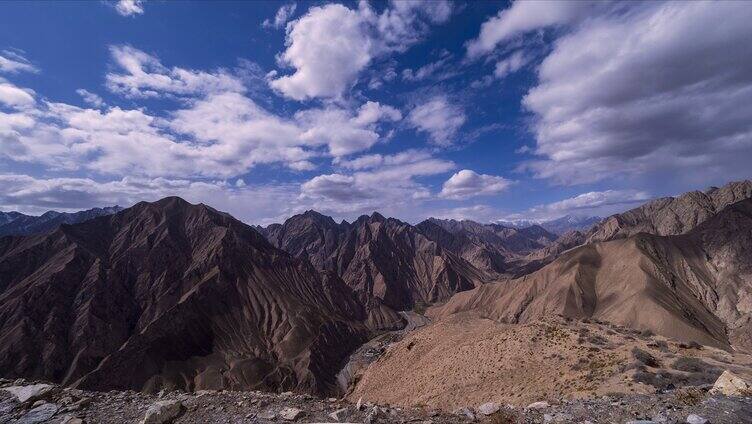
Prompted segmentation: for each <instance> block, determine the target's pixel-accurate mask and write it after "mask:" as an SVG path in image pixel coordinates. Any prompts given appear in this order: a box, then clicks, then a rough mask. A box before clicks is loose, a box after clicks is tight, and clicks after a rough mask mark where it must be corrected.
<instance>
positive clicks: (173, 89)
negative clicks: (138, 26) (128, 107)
mask: <svg viewBox="0 0 752 424" xmlns="http://www.w3.org/2000/svg"><path fill="white" fill-rule="evenodd" d="M110 53H111V55H112V59H113V60H114V61H115V63H116V64H117V65H118V66H119V67H120V71H122V73H116V72H111V73H108V74H107V76H106V84H107V88H108V89H109V90H110V91H112V92H113V93H118V94H121V95H124V96H126V97H133V98H139V97H159V96H164V95H175V96H187V95H201V94H208V93H216V92H223V91H237V92H243V91H245V87H244V86H243V83H242V81H241V80H240V79H239V78H237V77H235V76H233V75H231V74H230V73H228V72H227V71H225V70H222V69H219V70H217V71H214V72H204V71H196V70H191V69H184V68H179V67H173V68H167V67H165V66H164V65H162V63H161V62H160V61H159V59H158V58H157V57H155V56H152V55H150V54H147V53H144V52H143V51H141V50H138V49H136V48H133V47H131V46H127V45H125V46H111V47H110Z"/></svg>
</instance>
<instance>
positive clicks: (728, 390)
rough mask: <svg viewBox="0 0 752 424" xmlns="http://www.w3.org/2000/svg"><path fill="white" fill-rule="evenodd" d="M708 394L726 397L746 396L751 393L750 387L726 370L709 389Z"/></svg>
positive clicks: (751, 388)
mask: <svg viewBox="0 0 752 424" xmlns="http://www.w3.org/2000/svg"><path fill="white" fill-rule="evenodd" d="M710 393H711V394H714V395H715V394H721V395H726V396H748V395H749V394H750V393H752V386H750V385H749V384H747V382H746V381H744V380H742V379H741V378H739V376H737V375H736V374H734V373H732V372H731V371H729V370H726V371H724V372H723V374H721V375H720V376H719V377H718V379H717V380H716V381H715V384H713V387H712V388H711V389H710Z"/></svg>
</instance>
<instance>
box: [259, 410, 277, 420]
mask: <svg viewBox="0 0 752 424" xmlns="http://www.w3.org/2000/svg"><path fill="white" fill-rule="evenodd" d="M276 416H277V414H275V413H274V412H273V411H264V412H261V413H259V414H258V415H257V417H259V418H261V419H264V420H273V419H274V417H276Z"/></svg>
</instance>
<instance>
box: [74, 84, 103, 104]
mask: <svg viewBox="0 0 752 424" xmlns="http://www.w3.org/2000/svg"><path fill="white" fill-rule="evenodd" d="M76 94H78V95H79V96H81V98H82V99H84V102H86V104H88V105H89V106H93V107H95V108H101V107H103V106H107V104H105V102H104V100H102V98H101V97H100V96H99V95H98V94H96V93H92V92H91V91H89V90H86V89H83V88H79V89H78V90H76Z"/></svg>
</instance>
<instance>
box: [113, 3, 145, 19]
mask: <svg viewBox="0 0 752 424" xmlns="http://www.w3.org/2000/svg"><path fill="white" fill-rule="evenodd" d="M115 10H116V11H117V13H119V14H120V15H121V16H135V15H141V14H143V13H144V2H143V0H119V1H118V2H117V3H116V4H115Z"/></svg>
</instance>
